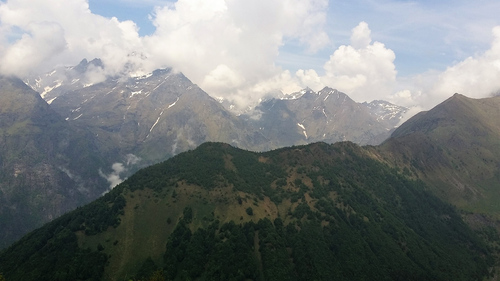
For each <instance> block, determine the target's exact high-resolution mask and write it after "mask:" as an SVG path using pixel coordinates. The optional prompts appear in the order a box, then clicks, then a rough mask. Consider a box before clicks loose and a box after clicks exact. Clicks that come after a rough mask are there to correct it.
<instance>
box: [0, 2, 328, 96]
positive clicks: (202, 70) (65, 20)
mask: <svg viewBox="0 0 500 281" xmlns="http://www.w3.org/2000/svg"><path fill="white" fill-rule="evenodd" d="M132 2H133V1H132ZM132 2H131V3H132ZM158 3H159V2H158ZM327 6H328V0H282V1H267V0H214V1H204V0H178V1H177V2H175V3H171V2H164V4H163V6H158V7H156V8H155V10H154V12H153V13H152V15H151V20H152V22H153V24H154V26H155V27H156V30H155V32H154V33H153V34H151V35H150V36H145V37H140V36H139V34H138V28H137V26H136V25H135V23H133V22H131V21H119V20H117V19H116V18H105V17H102V16H99V15H96V14H93V13H92V12H91V11H90V9H89V5H88V2H87V1H86V0H72V1H62V0H44V1H31V0H9V1H8V2H5V3H2V2H0V20H1V26H0V31H2V34H0V42H2V45H3V46H2V48H0V59H2V72H4V73H5V72H7V70H12V69H15V71H14V72H15V73H16V74H17V75H20V76H22V75H23V74H24V75H26V73H24V72H26V71H28V70H34V71H42V70H43V71H48V70H50V69H52V68H53V67H54V66H55V65H57V64H65V65H68V64H69V65H74V64H76V63H78V62H79V61H80V60H81V59H83V58H87V59H89V60H90V59H93V58H101V60H102V62H103V64H104V65H105V70H106V72H105V73H97V72H96V73H93V75H92V76H93V77H98V78H99V79H97V78H96V79H95V80H96V81H98V80H100V79H102V75H108V74H116V73H120V72H122V71H123V70H124V68H125V67H126V68H128V69H133V70H137V69H140V70H143V71H151V70H154V69H155V68H161V67H174V68H175V69H176V70H178V71H182V72H183V73H184V74H185V75H186V76H187V77H189V78H190V79H191V80H193V82H195V83H197V84H199V85H200V86H201V87H202V88H203V89H205V90H206V91H207V92H209V93H211V94H212V95H214V96H221V97H225V98H228V99H230V100H237V99H239V100H240V102H241V101H243V100H258V99H259V98H260V97H262V96H263V95H265V94H266V93H263V92H259V91H258V89H267V88H268V87H266V86H264V84H265V83H266V82H265V81H269V83H271V84H273V83H274V84H276V80H280V79H283V77H284V76H286V74H285V75H284V74H283V70H282V69H281V68H280V67H277V66H276V65H275V60H276V58H277V57H278V55H279V50H280V48H281V47H282V46H283V45H284V44H285V43H286V44H293V45H295V46H297V47H299V48H301V49H302V50H303V51H306V52H315V51H317V50H319V49H321V48H323V47H324V46H326V45H327V44H328V43H329V38H328V36H327V34H326V32H325V31H324V26H325V24H326V10H327ZM35 27H38V29H35ZM41 27H44V28H45V29H43V30H42V29H41ZM49 27H50V28H51V29H52V31H53V32H50V30H49ZM56 27H57V28H56ZM44 30H45V31H44ZM37 31H38V32H37ZM42 31H43V32H42ZM13 32H14V33H16V32H17V37H18V38H19V39H17V38H16V36H12V33H13ZM5 42H6V45H7V46H4V45H5V44H4V43H5ZM44 42H45V43H47V44H45V45H44V44H41V43H44ZM49 42H52V43H57V44H48V43H49ZM40 46H41V47H43V49H42V50H41V52H38V53H37V52H35V50H37V48H39V47H40ZM131 54H136V55H131ZM11 72H13V71H11ZM97 74H100V75H101V76H99V75H97ZM256 85H259V86H256ZM241 95H244V97H241Z"/></svg>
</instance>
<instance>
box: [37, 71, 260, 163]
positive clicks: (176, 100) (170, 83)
mask: <svg viewBox="0 0 500 281" xmlns="http://www.w3.org/2000/svg"><path fill="white" fill-rule="evenodd" d="M85 63H86V62H85V61H83V62H82V63H80V65H79V68H84V67H83V65H84V64H85ZM91 63H92V62H90V63H87V64H88V65H90V64H91ZM73 70H74V69H72V70H71V73H73V72H74V71H73ZM57 89H67V90H66V91H65V92H61V91H59V92H57V93H56V94H51V93H52V91H55V89H54V90H52V91H51V92H48V93H47V94H46V99H51V101H52V102H51V106H52V108H54V110H56V111H57V112H58V113H59V114H60V115H61V116H63V117H64V118H65V119H66V120H68V122H70V123H72V124H74V125H76V126H79V127H82V128H89V129H90V130H91V131H92V132H93V133H94V135H95V137H96V138H97V139H98V140H99V142H100V144H101V146H102V150H103V151H105V152H106V155H107V156H108V157H110V158H113V159H115V161H118V160H119V159H120V158H123V157H124V155H127V154H133V155H136V156H137V157H139V158H141V159H142V160H143V161H142V162H141V163H142V165H146V164H153V163H156V162H158V161H161V160H165V159H167V158H168V157H171V156H173V155H175V154H178V153H179V152H182V151H186V150H188V149H193V148H195V147H196V146H198V145H200V144H201V143H203V142H206V141H215V140H217V141H223V142H227V143H232V144H233V145H236V146H239V147H243V148H248V149H250V148H252V149H267V148H268V146H267V145H266V144H265V142H264V140H263V138H262V136H261V135H260V134H259V133H258V132H254V131H252V129H251V128H249V127H248V126H246V125H245V124H244V123H243V122H242V120H240V119H238V118H237V117H236V116H234V115H232V114H230V113H228V112H227V111H226V110H225V109H224V108H223V107H222V106H221V105H220V104H219V103H218V102H217V101H216V100H214V99H213V98H211V97H210V96H209V95H207V94H206V93H205V92H204V91H203V90H201V89H200V88H199V87H198V86H196V85H194V84H193V83H191V81H189V79H187V78H186V77H185V76H184V75H182V74H181V73H175V72H173V71H172V70H171V69H163V70H156V71H154V72H153V73H151V74H148V75H144V76H140V77H131V78H123V77H120V78H115V79H113V78H108V79H106V80H105V81H104V82H100V83H97V84H94V85H85V87H82V86H80V87H76V88H74V89H71V90H68V88H67V87H65V84H64V83H63V84H62V85H61V86H59V87H58V88H57ZM54 98H55V99H54Z"/></svg>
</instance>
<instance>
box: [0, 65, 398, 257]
mask: <svg viewBox="0 0 500 281" xmlns="http://www.w3.org/2000/svg"><path fill="white" fill-rule="evenodd" d="M104 70H105V69H104V65H103V64H102V62H101V61H100V60H99V59H94V60H92V61H87V60H82V61H81V63H80V64H78V65H76V66H74V67H59V68H57V69H55V70H54V71H51V72H50V73H47V74H45V75H43V76H41V77H28V78H26V79H25V80H24V82H25V83H26V85H29V86H30V87H31V88H32V89H33V90H31V89H29V88H28V87H27V86H26V85H25V84H24V83H22V81H20V80H16V79H14V78H7V77H4V78H2V82H1V83H2V84H3V87H2V88H1V89H0V99H1V100H0V102H1V103H0V104H1V105H2V108H0V111H1V115H0V122H1V123H2V137H3V139H2V151H1V154H0V159H5V160H2V167H3V169H4V170H3V171H5V172H4V173H3V175H4V176H3V177H2V179H1V180H0V186H1V190H2V193H1V194H0V202H2V203H3V204H2V207H1V209H2V211H1V212H2V217H0V224H1V225H2V226H4V227H2V228H1V230H0V238H1V239H0V241H2V242H0V248H3V247H5V246H7V245H9V244H10V243H12V242H13V241H15V240H16V239H18V238H20V237H21V236H22V235H23V234H26V233H27V232H28V231H29V230H32V229H34V228H35V227H38V226H40V225H41V224H43V223H44V222H47V221H49V220H51V219H53V218H55V217H57V216H59V215H61V214H63V213H64V212H66V211H68V210H71V209H74V208H76V207H77V206H79V205H81V204H84V203H88V202H90V201H91V200H93V199H95V198H97V197H98V196H100V195H102V194H103V193H104V192H107V191H108V190H109V189H110V188H113V187H114V186H116V185H117V184H118V183H120V182H121V181H122V180H123V179H125V178H127V177H128V176H130V175H132V174H133V173H134V172H135V171H137V170H139V169H140V168H143V167H146V166H149V165H152V164H155V163H158V162H160V161H163V160H165V159H168V158H170V157H172V156H174V155H176V154H178V153H180V152H183V151H187V150H190V149H194V148H196V147H197V146H199V145H200V144H202V143H204V142H207V141H218V142H224V143H229V144H231V145H233V146H235V147H239V148H243V149H247V150H252V151H268V150H271V149H276V148H279V147H284V146H290V145H302V144H307V143H311V142H316V141H325V142H329V143H333V142H337V141H344V140H350V141H354V142H356V143H359V144H377V143H380V142H381V141H383V140H384V139H385V138H387V137H388V136H389V134H390V132H392V131H393V130H394V127H395V125H396V124H397V123H398V122H399V121H400V120H401V118H402V116H403V114H404V113H405V112H406V110H407V109H406V108H403V107H399V106H395V105H391V104H389V103H387V102H383V101H377V102H373V103H371V104H367V103H365V104H361V103H356V102H354V101H353V100H351V99H350V98H349V97H348V96H347V95H345V94H343V93H340V92H338V91H336V90H333V89H330V88H325V89H323V90H321V91H319V92H317V93H316V92H313V91H311V90H310V89H305V90H303V91H301V92H298V93H294V94H292V95H288V96H281V98H273V99H268V100H265V101H262V103H261V104H260V105H259V106H258V107H257V108H256V109H255V110H254V111H252V112H247V113H245V114H240V115H238V114H235V113H234V112H232V111H231V110H229V109H228V108H226V107H224V104H226V102H227V101H221V100H216V99H214V98H212V97H210V96H209V95H208V94H207V93H205V92H204V91H203V90H202V89H200V88H199V87H198V86H197V85H195V84H193V83H192V82H191V81H189V79H188V78H186V77H185V76H184V75H183V74H182V73H178V72H175V71H173V70H172V69H160V70H156V71H154V72H152V73H149V74H147V75H141V76H137V75H136V76H133V75H132V76H130V75H128V76H117V77H106V76H103V74H102V73H103V71H104ZM35 91H36V92H38V94H37V93H36V92H35ZM28 96H29V99H28V98H27V97H28ZM41 109H43V112H44V113H43V114H41V113H39V111H40V110H41ZM14 116H15V117H14ZM18 155H22V156H21V157H18ZM42 167H43V168H42ZM48 167H50V168H48ZM19 174H22V175H23V176H22V177H19ZM26 177H28V178H29V180H24V179H25V178H26ZM21 179H22V180H21ZM21 186H23V187H21ZM39 186H41V187H39ZM13 221H22V222H23V223H18V224H16V223H12V222H13Z"/></svg>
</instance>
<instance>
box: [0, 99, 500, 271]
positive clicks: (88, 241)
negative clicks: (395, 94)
mask: <svg viewBox="0 0 500 281" xmlns="http://www.w3.org/2000/svg"><path fill="white" fill-rule="evenodd" d="M326 93H327V92H325V93H323V94H324V95H325V96H323V97H322V99H323V100H324V98H325V97H326ZM332 95H333V97H336V93H335V92H332V93H331V95H330V97H328V99H329V98H331V97H332ZM338 96H340V94H339V95H338ZM499 103H500V97H493V98H488V99H479V100H475V99H470V98H467V97H464V96H462V95H459V94H456V95H454V96H453V97H451V98H449V99H448V100H446V101H444V102H443V103H441V104H440V105H438V106H436V107H435V108H433V109H432V110H430V111H427V112H422V113H420V114H418V115H416V116H414V117H412V118H410V119H409V120H408V121H407V122H405V123H404V124H402V125H401V126H400V127H399V128H398V129H396V130H395V131H394V132H393V133H392V136H391V137H390V138H389V139H387V140H386V141H384V142H383V143H382V144H380V145H377V146H371V145H367V146H363V147H361V146H359V145H357V144H354V143H352V142H348V141H346V142H337V143H335V144H326V143H323V142H319V143H313V144H309V145H301V146H292V147H286V148H280V149H276V150H272V151H269V152H250V151H246V150H242V149H240V148H236V147H234V146H231V145H229V144H224V143H210V142H209V143H204V144H202V145H200V146H199V147H198V148H196V149H194V150H190V151H187V152H183V153H180V154H178V155H176V156H174V157H172V158H170V159H169V160H167V161H164V162H162V163H159V164H155V165H152V166H150V167H148V168H145V169H141V170H139V171H138V172H137V173H135V174H134V175H133V176H130V177H129V178H128V179H127V180H125V181H124V182H123V183H121V184H119V185H118V186H117V187H115V188H114V189H113V190H111V191H110V192H109V193H107V194H105V195H104V196H103V197H101V198H99V199H97V200H96V201H94V202H92V203H90V204H88V205H85V206H83V207H81V208H78V209H77V210H75V211H72V212H70V213H67V214H65V215H63V216H62V217H60V218H58V219H55V220H53V221H52V222H50V223H48V224H46V225H45V226H44V227H42V228H39V229H37V230H35V231H33V232H31V233H30V234H28V235H27V236H25V237H23V238H22V239H21V240H19V241H18V242H16V243H14V244H13V245H12V246H11V247H9V248H7V249H5V250H4V251H3V252H1V253H0V271H1V272H3V273H4V275H5V277H6V278H7V279H8V280H10V279H13V280H22V279H33V278H35V277H36V278H39V279H42V280H69V279H71V280H130V279H135V280H167V279H168V280H185V279H199V280H205V279H207V280H221V279H224V280H309V279H310V280H333V279H335V280H337V279H338V280H368V279H370V280H373V279H375V280H484V279H485V278H492V277H494V276H495V270H494V267H495V263H496V261H497V257H498V245H499V244H500V237H499V235H498V224H497V223H496V221H497V218H498V215H500V213H499V212H498V210H497V209H496V208H497V207H496V206H498V205H499V204H498V203H499V202H498V199H497V198H499V197H495V196H492V195H494V193H495V192H496V191H497V190H498V188H497V187H498V183H499V182H500V181H499V179H500V178H499V175H500V162H499V159H500V158H499V157H497V156H498V153H499V151H500V150H499V149H498V148H499V140H500V138H499V134H500V128H499V127H498V122H496V120H498V117H499V116H498V115H499V112H500V106H499ZM327 115H328V113H327ZM304 123H305V122H304ZM301 124H303V123H301ZM303 126H304V127H306V126H305V125H304V124H303ZM450 203H451V204H450ZM452 204H453V205H455V206H457V207H458V208H457V207H454V206H453V205H452Z"/></svg>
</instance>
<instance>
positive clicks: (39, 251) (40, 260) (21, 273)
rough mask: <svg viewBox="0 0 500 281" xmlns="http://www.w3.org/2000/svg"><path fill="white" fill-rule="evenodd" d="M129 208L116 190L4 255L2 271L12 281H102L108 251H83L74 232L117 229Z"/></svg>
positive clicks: (0, 259) (28, 237) (0, 258)
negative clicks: (124, 211)
mask: <svg viewBox="0 0 500 281" xmlns="http://www.w3.org/2000/svg"><path fill="white" fill-rule="evenodd" d="M125 204H126V201H125V199H124V198H123V196H122V195H121V194H120V193H119V192H118V190H113V191H111V192H109V193H107V194H106V195H104V196H103V197H101V198H99V199H98V200H96V201H94V202H93V203H91V204H89V205H86V206H85V207H81V208H78V209H76V210H74V211H73V212H70V213H68V214H65V215H63V216H62V217H60V218H58V219H56V220H54V221H52V222H50V223H48V224H47V225H46V226H44V227H42V228H40V229H37V230H35V231H33V232H31V233H30V234H28V235H26V236H25V237H23V238H22V239H21V240H20V241H18V242H17V243H15V244H14V245H12V246H11V247H10V248H8V249H6V250H4V251H3V252H2V253H0V271H3V272H4V274H5V276H6V278H8V279H9V280H99V279H100V278H101V276H102V274H103V273H104V267H105V266H106V263H107V259H108V257H107V255H106V254H104V253H103V250H104V247H103V246H102V245H101V244H99V245H98V247H97V249H80V248H79V247H78V243H77V237H76V234H75V233H74V232H75V231H81V230H84V231H85V233H86V234H87V235H92V234H97V233H99V232H102V231H105V230H107V229H108V227H113V226H117V225H118V224H119V223H120V219H119V217H118V216H119V215H121V214H123V207H124V206H125Z"/></svg>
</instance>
